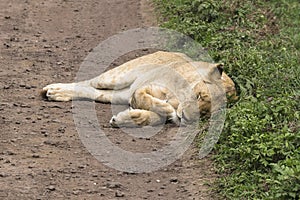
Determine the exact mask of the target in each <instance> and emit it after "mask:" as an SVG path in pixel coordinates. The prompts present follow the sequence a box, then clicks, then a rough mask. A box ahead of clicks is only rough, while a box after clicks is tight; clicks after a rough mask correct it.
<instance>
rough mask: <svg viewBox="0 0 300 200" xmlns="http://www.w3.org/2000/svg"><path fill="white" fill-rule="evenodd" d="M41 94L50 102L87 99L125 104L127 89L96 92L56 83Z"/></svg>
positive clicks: (71, 84) (69, 84)
mask: <svg viewBox="0 0 300 200" xmlns="http://www.w3.org/2000/svg"><path fill="white" fill-rule="evenodd" d="M42 94H43V95H44V96H45V97H46V98H48V99H49V100H52V101H71V100H77V99H89V100H93V101H99V102H102V103H118V104H127V103H128V99H129V89H124V90H117V91H113V90H97V89H95V88H93V87H91V86H87V85H82V84H78V83H56V84H51V85H47V86H46V87H44V88H43V91H42Z"/></svg>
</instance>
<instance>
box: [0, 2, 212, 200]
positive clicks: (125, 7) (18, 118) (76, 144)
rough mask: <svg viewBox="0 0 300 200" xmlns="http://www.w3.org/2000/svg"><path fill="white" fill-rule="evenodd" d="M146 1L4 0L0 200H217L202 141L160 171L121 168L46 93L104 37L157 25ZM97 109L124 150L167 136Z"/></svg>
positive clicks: (68, 77)
mask: <svg viewBox="0 0 300 200" xmlns="http://www.w3.org/2000/svg"><path fill="white" fill-rule="evenodd" d="M149 2H150V1H149V0H148V1H147V0H126V1H121V0H102V1H97V0H85V1H73V0H48V1H39V0H1V1H0V8H1V12H0V27H1V32H0V51H1V53H0V57H1V59H0V91H1V93H0V98H1V99H0V111H1V116H0V128H1V133H0V199H133V200H135V199H155V200H156V199H166V200H169V199H183V200H186V199H213V198H212V194H211V192H210V190H209V189H210V184H211V183H212V182H213V180H214V178H215V177H216V174H215V173H214V170H213V166H212V164H211V161H210V160H209V159H204V160H198V158H197V156H196V153H195V152H196V151H197V149H196V148H192V147H191V149H190V150H189V151H188V152H186V154H185V155H184V156H183V158H181V159H180V160H178V161H176V162H175V163H173V164H171V165H170V166H168V167H165V168H163V169H161V170H159V171H155V172H152V173H143V174H134V173H125V172H119V171H116V170H114V169H111V168H109V167H107V166H105V165H103V164H102V163H101V162H99V161H98V160H97V159H95V158H94V157H93V156H92V155H91V154H90V153H89V152H88V151H87V149H86V148H85V147H84V146H83V144H82V143H81V141H80V139H79V136H78V134H77V132H76V128H75V125H74V121H73V116H72V103H71V102H49V101H45V100H43V99H41V98H40V97H39V91H40V90H41V88H42V87H43V86H45V85H47V84H50V83H55V82H72V81H73V80H74V77H75V75H76V72H77V70H78V69H79V66H80V64H81V62H82V61H83V59H84V58H85V57H86V56H87V54H88V53H89V51H90V50H91V49H92V48H94V47H95V46H97V45H98V44H99V43H100V42H101V41H103V40H104V39H106V38H108V37H109V36H111V35H114V34H115V33H118V32H120V31H122V30H128V29H131V28H138V27H143V26H149V25H155V20H154V19H155V17H153V9H152V8H151V6H150V5H149V4H150V3H149ZM128 59H131V58H129V57H128V58H124V60H123V62H124V61H125V60H128ZM118 62H122V60H121V61H118ZM96 110H97V114H98V116H101V120H100V119H99V122H100V124H101V125H102V126H103V127H104V129H105V132H106V134H107V135H108V136H109V138H110V139H111V141H113V142H114V143H116V144H118V145H120V146H121V147H122V148H128V149H130V150H132V151H141V149H150V150H151V149H153V146H155V143H158V144H159V142H160V139H159V136H160V137H162V138H163V136H164V134H159V136H157V137H156V138H155V139H150V140H146V139H136V140H133V139H130V138H128V136H126V135H125V134H122V133H121V132H120V130H118V129H113V128H110V127H109V126H108V121H109V119H110V118H111V115H112V114H111V110H110V105H107V104H106V105H104V104H97V105H96ZM170 130H172V128H171V129H170ZM162 141H163V139H162ZM147 145H148V146H147Z"/></svg>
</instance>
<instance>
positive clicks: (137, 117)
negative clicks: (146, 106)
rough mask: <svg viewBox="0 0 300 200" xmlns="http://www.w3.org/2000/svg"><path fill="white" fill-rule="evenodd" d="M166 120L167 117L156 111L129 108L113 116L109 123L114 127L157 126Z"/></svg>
mask: <svg viewBox="0 0 300 200" xmlns="http://www.w3.org/2000/svg"><path fill="white" fill-rule="evenodd" d="M164 122H165V119H164V118H163V117H161V116H160V115H158V114H156V113H155V112H151V111H148V110H141V109H132V108H129V109H127V110H125V111H123V112H120V113H118V114H117V115H116V116H113V117H112V118H111V120H110V121H109V123H110V124H111V126H112V127H137V126H155V125H159V124H162V123H164Z"/></svg>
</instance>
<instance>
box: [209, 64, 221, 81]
mask: <svg viewBox="0 0 300 200" xmlns="http://www.w3.org/2000/svg"><path fill="white" fill-rule="evenodd" d="M223 66H224V64H223V63H217V64H212V65H211V66H210V69H209V72H208V76H207V79H204V82H205V83H212V82H214V81H215V80H219V79H221V76H222V73H223Z"/></svg>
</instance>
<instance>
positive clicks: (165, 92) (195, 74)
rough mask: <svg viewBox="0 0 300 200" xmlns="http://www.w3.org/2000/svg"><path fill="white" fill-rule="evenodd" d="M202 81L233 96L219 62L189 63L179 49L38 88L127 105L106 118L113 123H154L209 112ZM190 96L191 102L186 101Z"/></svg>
mask: <svg viewBox="0 0 300 200" xmlns="http://www.w3.org/2000/svg"><path fill="white" fill-rule="evenodd" d="M207 84H221V85H222V86H223V87H224V90H225V92H226V94H227V96H230V97H232V98H233V99H234V98H236V90H235V85H234V83H233V81H232V80H231V79H230V78H229V77H228V76H227V75H226V74H225V73H224V72H223V64H220V63H217V64H216V63H207V62H194V61H193V60H192V59H191V58H189V57H188V56H186V55H185V54H182V53H174V52H173V53H172V52H163V51H158V52H156V53H153V54H149V55H146V56H142V57H139V58H136V59H134V60H131V61H129V62H126V63H124V64H122V65H120V66H119V67H116V68H114V69H111V70H109V71H107V72H105V73H103V74H101V75H100V76H98V77H96V78H93V79H91V80H87V81H83V82H78V83H57V84H51V85H48V86H46V87H44V88H43V93H44V94H45V96H46V97H47V98H48V99H49V100H53V101H70V100H75V99H90V100H94V101H98V102H102V103H113V104H129V106H130V108H129V109H127V110H125V111H123V112H120V113H118V114H117V115H116V116H113V117H112V118H111V120H110V124H111V125H112V126H113V127H122V126H126V127H133V126H148V125H150V126H154V125H158V124H162V123H164V122H165V121H169V122H171V123H176V124H180V122H185V123H186V122H189V121H192V120H196V119H195V118H197V117H195V116H197V114H199V113H200V114H202V113H210V112H211V91H209V89H208V87H207ZM187 96H189V97H187ZM193 99H194V100H195V101H196V102H197V103H196V104H197V107H195V106H191V104H192V103H190V102H191V101H193Z"/></svg>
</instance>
